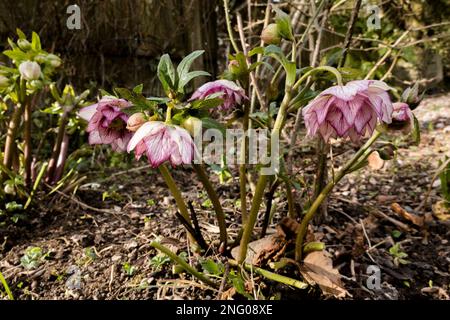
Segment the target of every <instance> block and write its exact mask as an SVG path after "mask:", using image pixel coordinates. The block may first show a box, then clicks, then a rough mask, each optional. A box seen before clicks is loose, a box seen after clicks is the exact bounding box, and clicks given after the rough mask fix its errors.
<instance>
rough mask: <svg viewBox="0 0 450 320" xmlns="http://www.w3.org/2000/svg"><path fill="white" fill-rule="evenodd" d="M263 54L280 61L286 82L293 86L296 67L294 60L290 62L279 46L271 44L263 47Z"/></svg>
mask: <svg viewBox="0 0 450 320" xmlns="http://www.w3.org/2000/svg"><path fill="white" fill-rule="evenodd" d="M264 55H266V56H269V57H272V58H275V59H276V60H278V62H280V63H281V65H282V66H283V68H284V70H285V71H286V84H287V85H288V86H293V85H294V82H295V77H296V73H297V68H296V65H295V63H294V62H291V61H289V60H288V59H287V58H286V56H285V55H284V53H283V51H282V50H281V48H280V47H278V46H275V45H273V44H271V45H269V46H267V47H266V48H265V50H264Z"/></svg>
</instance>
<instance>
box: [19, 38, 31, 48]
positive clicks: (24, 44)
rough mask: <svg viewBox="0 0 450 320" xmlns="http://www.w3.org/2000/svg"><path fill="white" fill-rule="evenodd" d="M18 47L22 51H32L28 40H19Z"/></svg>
mask: <svg viewBox="0 0 450 320" xmlns="http://www.w3.org/2000/svg"><path fill="white" fill-rule="evenodd" d="M17 45H18V46H19V48H20V49H22V50H24V51H26V50H30V48H31V44H30V42H29V41H28V40H27V39H19V40H17Z"/></svg>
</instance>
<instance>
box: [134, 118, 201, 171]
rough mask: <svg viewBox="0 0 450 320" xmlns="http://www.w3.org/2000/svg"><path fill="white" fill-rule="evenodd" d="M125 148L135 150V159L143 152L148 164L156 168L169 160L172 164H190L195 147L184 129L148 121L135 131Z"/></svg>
mask: <svg viewBox="0 0 450 320" xmlns="http://www.w3.org/2000/svg"><path fill="white" fill-rule="evenodd" d="M127 150H128V152H130V151H132V150H135V151H134V154H135V156H136V159H139V158H140V157H141V156H142V155H143V154H144V153H145V154H146V155H147V159H148V161H149V162H150V165H151V166H152V167H153V168H157V167H158V166H160V165H161V164H162V163H164V162H166V161H170V163H171V164H172V166H178V165H180V164H190V163H191V162H192V160H193V159H194V153H195V152H196V147H195V144H194V141H193V140H192V137H191V136H190V134H189V132H187V131H186V130H185V129H183V128H181V127H179V126H176V125H169V124H166V123H164V122H161V121H149V122H146V123H144V124H143V125H142V126H141V127H140V128H139V129H138V130H137V131H136V133H135V134H134V135H133V137H132V138H131V140H130V143H129V144H128V147H127Z"/></svg>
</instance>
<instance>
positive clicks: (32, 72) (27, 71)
mask: <svg viewBox="0 0 450 320" xmlns="http://www.w3.org/2000/svg"><path fill="white" fill-rule="evenodd" d="M19 72H20V75H21V76H22V78H24V79H25V80H37V79H39V77H40V76H41V67H40V66H39V64H37V63H36V62H34V61H25V62H22V63H21V64H20V66H19Z"/></svg>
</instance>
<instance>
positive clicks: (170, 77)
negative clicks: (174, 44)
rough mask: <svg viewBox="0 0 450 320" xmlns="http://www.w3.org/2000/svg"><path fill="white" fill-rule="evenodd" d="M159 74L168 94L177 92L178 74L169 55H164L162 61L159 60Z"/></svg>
mask: <svg viewBox="0 0 450 320" xmlns="http://www.w3.org/2000/svg"><path fill="white" fill-rule="evenodd" d="M157 73H158V78H159V81H161V84H162V86H163V89H164V91H165V92H166V93H167V94H169V93H170V91H175V90H176V88H175V86H176V83H177V74H176V71H175V68H174V66H173V63H172V60H170V56H169V55H168V54H164V55H163V56H162V57H161V60H159V64H158V70H157Z"/></svg>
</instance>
